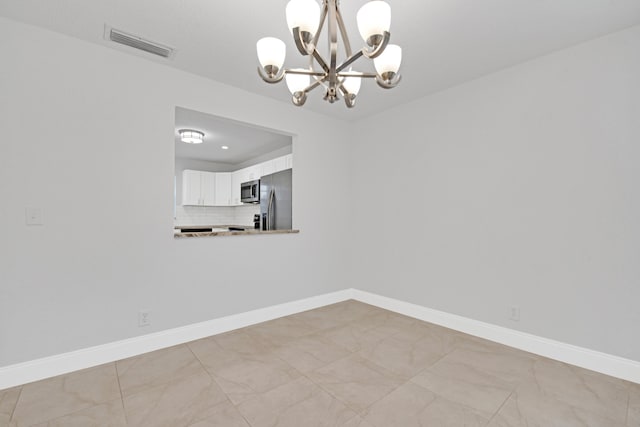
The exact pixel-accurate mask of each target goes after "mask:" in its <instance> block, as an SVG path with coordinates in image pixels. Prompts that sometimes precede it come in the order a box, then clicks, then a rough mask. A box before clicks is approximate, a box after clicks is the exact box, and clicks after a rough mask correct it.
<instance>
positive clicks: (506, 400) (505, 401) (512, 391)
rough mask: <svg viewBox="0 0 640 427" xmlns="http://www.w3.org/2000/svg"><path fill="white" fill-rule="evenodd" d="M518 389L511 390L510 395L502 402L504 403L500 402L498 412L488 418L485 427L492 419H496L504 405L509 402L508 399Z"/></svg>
mask: <svg viewBox="0 0 640 427" xmlns="http://www.w3.org/2000/svg"><path fill="white" fill-rule="evenodd" d="M517 388H518V387H515V388H514V389H513V390H511V393H509V395H508V396H507V398H506V399H505V400H504V402H502V404H501V405H500V407H499V408H498V410H497V411H496V412H495V413H494V414H493V415H492V416H491V418H489V421H487V425H489V424H491V421H493V419H494V418H495V417H496V415H498V414H499V413H500V411H501V410H502V408H503V407H504V405H506V404H507V402H508V401H509V399H511V396H513V394H514V393H515V392H516V389H517Z"/></svg>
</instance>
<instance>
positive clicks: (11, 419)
mask: <svg viewBox="0 0 640 427" xmlns="http://www.w3.org/2000/svg"><path fill="white" fill-rule="evenodd" d="M22 390H24V385H21V386H20V391H19V392H18V398H17V399H16V404H15V405H13V409H12V410H11V414H9V425H11V421H13V414H15V413H16V408H17V407H18V402H19V401H20V398H21V397H22Z"/></svg>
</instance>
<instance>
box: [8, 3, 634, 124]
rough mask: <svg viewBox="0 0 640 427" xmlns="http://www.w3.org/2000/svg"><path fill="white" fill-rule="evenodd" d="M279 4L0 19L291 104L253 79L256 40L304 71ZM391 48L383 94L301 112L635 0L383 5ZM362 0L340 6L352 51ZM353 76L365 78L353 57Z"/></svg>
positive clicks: (451, 80)
mask: <svg viewBox="0 0 640 427" xmlns="http://www.w3.org/2000/svg"><path fill="white" fill-rule="evenodd" d="M287 1H288V0H271V1H264V0H245V1H227V2H221V1H211V0H189V1H178V0H101V1H87V0H54V1H52V0H2V1H1V2H0V15H2V16H5V17H8V18H11V19H15V20H18V21H22V22H26V23H29V24H33V25H37V26H41V27H44V28H48V29H51V30H53V31H57V32H61V33H65V34H68V35H71V36H74V37H78V38H80V39H84V40H87V41H90V42H93V43H98V44H102V45H107V46H110V47H112V48H114V49H118V50H122V51H126V52H129V53H131V54H132V55H138V56H142V57H145V58H148V59H150V60H152V61H157V62H161V63H166V64H168V65H170V66H173V67H176V68H180V69H183V70H186V71H189V72H192V73H195V74H199V75H201V76H205V77H208V78H211V79H213V80H217V81H220V82H223V83H226V84H229V85H232V86H236V87H238V88H242V89H244V90H248V91H250V92H254V93H258V94H261V95H264V96H268V97H272V98H274V99H278V100H281V101H283V102H290V95H289V93H288V91H287V89H286V86H285V84H284V82H282V83H280V84H277V85H268V84H266V83H264V82H263V81H262V80H260V78H259V77H258V75H257V73H256V67H257V58H256V52H255V42H256V41H257V40H258V39H259V38H261V37H263V36H267V35H271V36H275V37H279V38H281V39H283V40H284V41H285V42H286V43H287V61H286V66H288V67H296V66H304V65H306V63H305V62H304V61H302V60H301V57H300V55H299V54H298V53H297V51H296V50H295V46H294V44H293V41H292V40H291V36H290V33H289V31H288V29H287V27H286V20H285V13H284V10H285V6H286V3H287ZM387 1H388V2H389V3H390V5H391V11H392V21H391V41H392V43H396V44H399V45H401V46H402V47H403V65H402V67H401V74H402V76H403V80H402V82H401V83H400V85H399V86H398V87H397V88H395V89H392V90H383V89H381V88H379V87H378V86H377V85H376V84H375V83H374V82H373V81H365V82H364V83H363V87H362V89H361V91H360V95H359V96H358V100H357V105H356V107H355V108H353V109H351V110H347V108H346V106H345V105H344V103H343V102H340V103H339V104H333V105H331V104H328V103H327V102H325V101H323V100H322V95H323V94H322V93H320V92H319V89H316V90H315V91H314V92H312V93H310V94H309V100H308V101H307V104H306V105H305V107H303V108H309V109H311V110H314V111H316V112H319V113H322V114H327V115H331V116H333V117H337V118H341V119H345V120H357V119H358V118H361V117H364V116H366V115H370V114H372V113H376V112H379V111H381V110H384V109H387V108H391V107H393V106H395V105H399V104H403V103H406V102H409V101H411V100H414V99H416V98H419V97H422V96H425V95H428V94H430V93H434V92H437V91H440V90H443V89H446V88H448V87H451V86H455V85H458V84H460V83H463V82H465V81H469V80H472V79H475V78H478V77H480V76H482V75H485V74H488V73H491V72H493V71H497V70H499V69H502V68H505V67H509V66H512V65H514V64H517V63H520V62H523V61H527V60H529V59H532V58H535V57H537V56H540V55H544V54H546V53H550V52H553V51H555V50H558V49H562V48H565V47H568V46H571V45H574V44H576V43H580V42H583V41H586V40H589V39H592V38H595V37H598V36H602V35H605V34H607V33H611V32H614V31H618V30H621V29H624V28H627V27H630V26H633V25H636V24H639V23H640V1H639V0H387ZM365 2H366V0H342V2H341V9H342V12H343V16H344V18H345V22H346V25H347V27H348V30H349V33H350V35H349V38H350V40H351V44H352V47H353V48H354V49H358V48H359V47H360V46H361V39H360V37H359V36H358V32H357V29H356V24H355V15H356V12H357V10H358V8H359V7H360V6H362V5H363V4H364V3H365ZM105 24H108V25H110V26H113V27H115V28H117V29H120V30H123V31H126V32H129V33H134V34H137V35H139V36H141V37H144V38H147V39H151V40H154V41H157V42H159V43H163V44H166V45H169V46H172V47H175V48H176V49H177V54H176V56H175V57H174V58H173V59H171V60H163V59H156V58H153V57H152V56H150V55H148V54H145V53H143V52H137V51H135V50H132V49H129V48H126V47H122V46H118V45H114V44H113V43H111V42H107V41H105V40H104V39H103V32H104V25H105ZM354 69H356V70H358V71H373V67H372V64H370V63H369V62H368V61H366V60H364V59H360V60H359V61H358V62H357V63H356V64H355V66H354Z"/></svg>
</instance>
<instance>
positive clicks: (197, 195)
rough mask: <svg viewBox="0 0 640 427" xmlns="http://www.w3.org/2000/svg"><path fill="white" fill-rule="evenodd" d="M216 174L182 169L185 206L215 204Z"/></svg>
mask: <svg viewBox="0 0 640 427" xmlns="http://www.w3.org/2000/svg"><path fill="white" fill-rule="evenodd" d="M215 191H216V174H215V173H213V172H203V171H194V170H184V171H182V204H183V205H185V206H214V205H215Z"/></svg>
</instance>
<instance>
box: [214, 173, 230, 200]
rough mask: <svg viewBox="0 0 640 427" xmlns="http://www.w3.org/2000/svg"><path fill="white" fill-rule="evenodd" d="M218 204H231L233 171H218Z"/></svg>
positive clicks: (216, 197)
mask: <svg viewBox="0 0 640 427" xmlns="http://www.w3.org/2000/svg"><path fill="white" fill-rule="evenodd" d="M215 201H216V204H215V205H216V206H231V205H232V203H231V172H218V173H216V194H215Z"/></svg>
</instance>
